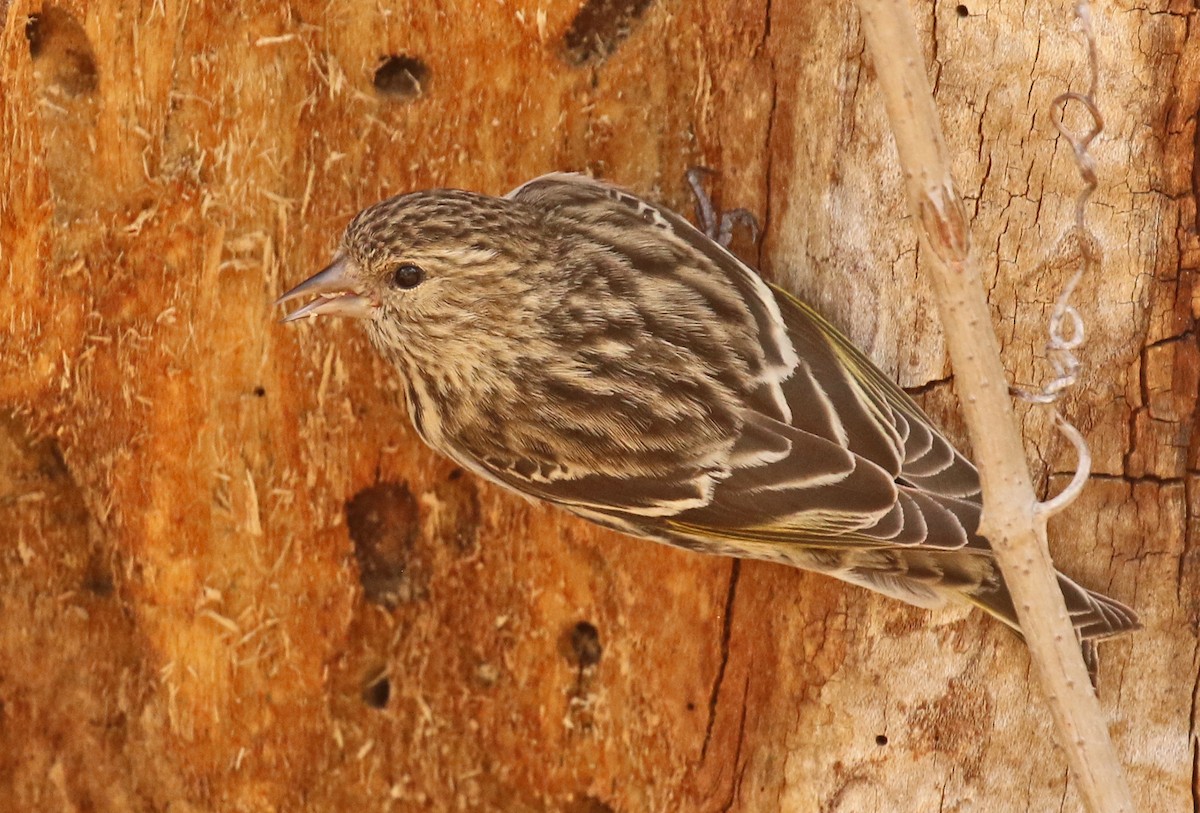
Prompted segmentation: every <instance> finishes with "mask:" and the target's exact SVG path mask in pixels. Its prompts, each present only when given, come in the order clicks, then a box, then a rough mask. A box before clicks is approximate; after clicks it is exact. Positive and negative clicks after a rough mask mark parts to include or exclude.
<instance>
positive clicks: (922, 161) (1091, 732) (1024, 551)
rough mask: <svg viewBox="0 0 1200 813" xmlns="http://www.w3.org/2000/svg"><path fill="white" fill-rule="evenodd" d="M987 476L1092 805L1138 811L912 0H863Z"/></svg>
mask: <svg viewBox="0 0 1200 813" xmlns="http://www.w3.org/2000/svg"><path fill="white" fill-rule="evenodd" d="M857 2H858V8H859V11H860V13H861V15H862V20H863V29H864V31H865V34H866V39H867V44H868V46H869V48H870V51H871V54H872V57H873V58H874V60H875V68H876V75H877V76H878V78H879V84H880V87H881V90H882V91H883V96H884V102H885V105H886V107H887V113H888V119H889V121H890V122H891V125H892V130H893V131H894V133H895V137H896V146H897V150H898V152H899V157H900V166H901V168H902V170H903V172H904V177H905V180H906V183H907V187H908V198H909V204H910V206H911V209H912V212H913V215H914V220H915V221H916V223H917V224H918V234H919V236H920V239H921V242H922V244H923V245H924V246H926V247H927V248H928V249H929V251H926V252H923V253H924V254H925V256H927V257H928V258H929V262H928V266H929V267H928V270H929V272H930V274H931V278H932V281H933V287H934V290H935V293H936V295H937V301H938V310H939V312H940V314H941V317H942V324H943V326H944V327H945V331H946V343H947V346H948V347H949V350H950V357H951V360H952V362H953V364H954V371H955V375H956V378H957V381H958V384H959V387H960V390H959V392H960V401H961V403H962V408H963V413H964V417H965V418H966V422H967V427H968V429H969V431H970V434H971V441H972V445H973V447H974V450H975V457H976V461H977V462H978V464H979V469H980V476H981V479H982V484H983V500H984V515H983V518H982V520H981V521H980V528H979V531H980V533H981V534H983V535H984V536H986V537H987V539H988V540H989V541H990V542H991V543H992V546H993V548H994V549H995V551H996V559H997V561H998V562H999V564H1000V568H1001V570H1002V571H1003V573H1004V578H1005V581H1006V582H1007V584H1008V587H1009V591H1010V593H1011V594H1012V597H1013V604H1014V605H1015V607H1016V610H1017V616H1018V618H1019V620H1020V622H1021V629H1022V631H1023V632H1024V634H1025V639H1026V642H1027V644H1028V646H1029V652H1030V658H1031V660H1032V662H1033V664H1034V668H1035V671H1036V673H1037V675H1038V677H1039V679H1040V682H1041V685H1042V689H1043V694H1044V695H1045V699H1046V703H1047V705H1048V706H1049V707H1050V712H1051V715H1052V717H1053V719H1054V723H1055V731H1056V733H1057V735H1058V741H1059V744H1060V745H1061V747H1062V749H1063V750H1064V751H1065V752H1066V755H1067V760H1068V762H1069V764H1070V766H1071V769H1072V773H1073V775H1074V777H1075V779H1076V781H1077V782H1078V783H1079V788H1080V792H1081V795H1082V796H1083V799H1084V802H1085V803H1086V805H1087V807H1088V809H1089V810H1090V811H1092V813H1113V812H1114V811H1126V812H1127V813H1129V812H1131V811H1132V810H1133V805H1132V802H1131V800H1130V796H1129V790H1128V787H1127V786H1126V784H1125V780H1124V777H1123V776H1122V773H1121V765H1120V762H1119V761H1118V760H1117V756H1116V751H1115V749H1114V748H1113V745H1112V740H1111V739H1110V738H1109V734H1108V728H1107V726H1106V724H1105V720H1104V716H1103V713H1102V712H1101V710H1100V705H1099V703H1098V702H1097V700H1096V695H1095V693H1094V692H1093V690H1092V686H1091V683H1090V680H1089V677H1088V673H1087V668H1086V666H1085V665H1084V662H1083V657H1082V654H1081V652H1080V650H1079V646H1078V640H1077V638H1076V635H1075V631H1074V628H1073V627H1072V625H1071V621H1070V618H1069V616H1068V615H1067V609H1066V605H1065V604H1064V602H1063V596H1062V593H1061V591H1060V590H1059V587H1058V582H1057V578H1056V576H1055V571H1054V566H1053V563H1052V562H1051V561H1050V554H1049V552H1048V550H1047V547H1046V515H1045V512H1044V511H1041V510H1039V508H1038V502H1037V498H1036V496H1035V494H1034V491H1033V483H1032V481H1031V480H1030V476H1029V471H1028V469H1027V468H1026V466H1025V452H1024V448H1023V446H1022V443H1021V437H1020V434H1019V432H1018V431H1017V423H1016V419H1015V416H1014V414H1013V407H1012V403H1011V401H1010V400H1009V397H1008V385H1007V383H1006V375H1005V372H1004V367H1003V365H1002V364H1001V362H1000V345H999V342H998V341H997V339H996V333H995V331H994V330H993V328H992V322H991V312H990V310H989V308H988V304H987V299H986V297H985V295H984V291H983V285H982V283H981V281H980V275H979V268H978V265H977V263H976V262H975V260H974V258H973V257H972V254H971V235H970V228H969V224H968V220H967V215H966V211H965V209H964V207H963V204H962V199H961V197H960V196H959V195H958V194H957V192H956V191H955V189H954V182H953V179H952V177H951V173H950V160H949V154H948V151H947V149H946V144H945V141H944V139H943V137H942V130H941V124H940V122H939V119H938V116H937V109H936V108H935V106H934V103H933V95H932V92H931V91H930V87H929V80H928V78H927V76H926V74H925V62H924V59H923V58H922V55H921V50H920V46H919V44H918V42H917V35H916V30H915V28H914V27H913V22H912V18H911V14H910V12H909V9H908V3H907V0H857Z"/></svg>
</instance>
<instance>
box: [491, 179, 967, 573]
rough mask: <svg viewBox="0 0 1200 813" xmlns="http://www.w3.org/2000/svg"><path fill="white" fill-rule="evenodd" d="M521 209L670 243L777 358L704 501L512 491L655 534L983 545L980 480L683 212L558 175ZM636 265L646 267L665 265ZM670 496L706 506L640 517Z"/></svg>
mask: <svg viewBox="0 0 1200 813" xmlns="http://www.w3.org/2000/svg"><path fill="white" fill-rule="evenodd" d="M509 197H510V198H512V199H514V200H519V201H523V202H527V203H532V204H534V205H536V206H538V207H539V208H540V209H542V210H544V211H546V212H548V213H551V214H553V215H556V216H560V217H562V218H564V219H567V220H569V221H571V222H572V223H577V224H583V226H584V227H589V228H594V229H596V230H598V231H597V234H598V235H599V238H601V239H602V238H603V236H604V234H606V233H611V234H612V235H613V237H612V239H611V240H610V241H609V242H610V243H613V244H614V245H619V246H620V247H621V249H622V250H625V251H628V250H630V248H629V247H630V246H637V245H639V244H644V245H651V244H657V242H663V243H664V244H665V243H671V244H674V245H678V246H681V247H682V250H683V251H684V256H685V257H687V258H689V261H686V262H677V263H675V266H674V267H673V268H675V269H678V270H673V271H672V273H675V274H686V273H689V272H691V273H694V274H696V275H697V276H699V275H706V277H707V280H708V282H709V283H712V282H713V281H714V280H715V281H716V282H717V283H719V284H720V285H721V286H722V287H723V288H724V289H725V290H727V291H729V292H731V293H735V294H736V295H737V297H738V299H739V300H740V301H741V302H743V303H745V304H746V305H747V306H748V308H749V310H750V313H751V314H752V315H753V319H752V320H750V321H749V322H748V324H747V332H748V333H749V334H750V338H752V339H753V341H754V342H756V343H758V344H759V345H761V346H762V347H764V348H765V350H764V357H765V358H766V359H767V361H766V363H764V364H763V365H762V368H761V369H759V370H757V371H756V373H757V375H756V376H755V377H754V378H753V380H752V381H751V382H749V383H748V384H746V385H745V386H743V388H742V392H741V393H740V395H741V396H742V398H743V409H742V414H741V418H742V421H741V426H740V432H739V436H738V437H737V438H736V441H735V443H734V444H733V445H732V447H731V448H730V449H729V451H728V455H727V457H726V458H725V460H724V461H722V463H723V468H722V470H720V471H717V472H710V473H709V475H708V477H707V479H706V481H705V488H704V489H701V490H697V489H696V488H695V485H696V483H698V482H699V481H698V480H694V479H692V478H691V477H690V476H689V475H690V474H691V473H690V472H687V471H685V470H684V471H680V472H677V473H676V476H675V477H672V478H669V479H667V480H665V481H664V480H663V479H661V478H658V479H653V480H648V479H647V480H641V481H639V479H638V478H625V479H623V480H622V479H615V478H612V477H596V476H593V475H583V476H579V477H574V478H564V479H559V480H557V481H555V482H553V483H546V482H542V483H536V482H530V481H529V480H528V478H523V477H519V476H516V475H515V474H514V471H513V469H514V467H513V466H505V467H504V468H505V470H504V471H498V472H497V474H498V476H499V477H500V478H501V479H502V480H504V481H505V482H506V483H507V484H509V485H511V486H512V487H514V488H517V489H519V490H522V491H525V492H527V493H532V494H534V495H535V496H539V497H542V498H544V499H549V500H552V501H554V502H559V503H563V504H566V505H567V506H568V507H571V508H573V509H574V510H578V511H580V513H588V514H589V516H593V518H596V516H599V515H604V516H610V517H611V516H613V515H617V516H623V517H627V516H628V515H629V514H634V515H637V516H639V517H640V518H641V519H640V520H639V521H640V522H642V523H643V528H644V530H645V532H648V533H652V532H654V531H655V530H663V531H666V532H667V533H669V534H672V535H683V536H688V537H692V538H703V539H708V540H725V541H730V542H733V541H738V542H744V543H755V542H762V543H767V544H773V545H779V544H787V543H789V542H794V543H799V544H803V545H805V546H813V545H821V544H826V545H830V546H853V547H862V548H877V547H880V546H909V547H914V546H915V547H920V546H929V547H931V548H934V549H938V550H946V549H954V548H959V547H962V546H964V545H968V544H970V543H971V542H972V541H973V537H974V530H975V525H976V524H977V522H978V497H977V495H978V490H979V484H978V477H977V475H976V472H975V468H974V467H973V466H972V465H971V464H970V462H969V461H967V460H966V459H965V458H964V457H962V455H960V454H959V453H958V452H957V451H956V450H955V449H954V447H953V446H952V445H951V444H950V443H949V441H947V440H946V439H945V438H944V437H943V436H942V435H941V433H939V432H938V431H937V430H936V429H935V428H934V427H933V426H932V425H931V423H930V422H929V419H928V418H927V417H926V416H925V414H924V413H923V412H922V411H921V409H920V407H918V406H917V405H916V404H915V403H914V402H913V401H912V399H910V398H909V397H908V396H907V395H906V394H905V393H904V392H903V390H901V389H900V388H899V387H897V386H896V385H895V384H894V383H893V382H892V381H891V380H890V379H889V378H888V377H887V376H886V375H884V374H883V373H882V372H881V371H880V370H879V369H878V368H876V367H875V366H874V364H872V363H871V361H870V360H869V359H867V358H866V357H865V356H864V355H863V354H862V353H861V352H859V351H858V350H857V349H856V348H855V347H854V346H853V345H852V344H851V343H850V342H849V340H847V339H846V338H845V337H844V336H842V334H841V333H839V332H838V331H837V330H836V329H835V328H833V327H832V326H831V325H830V324H829V323H828V322H827V321H825V320H824V319H823V318H821V317H820V316H819V315H818V314H817V313H816V312H815V311H813V310H812V309H811V308H810V307H808V306H807V305H805V304H804V303H802V302H800V301H799V300H797V299H795V298H794V297H792V296H790V295H789V294H787V293H786V292H783V291H780V290H778V289H775V290H774V291H773V290H772V289H771V287H770V286H769V285H767V283H766V282H764V281H763V279H762V278H761V277H760V276H759V275H758V274H757V273H756V272H754V271H753V270H752V269H750V268H749V267H748V266H746V265H745V264H744V263H742V262H741V261H740V260H738V259H737V258H736V257H734V256H733V255H732V254H731V253H730V252H728V251H726V250H725V249H724V248H722V247H721V246H720V245H718V244H717V243H715V242H714V241H712V240H711V239H709V238H708V237H707V236H705V235H704V234H703V233H701V232H700V231H698V230H697V229H695V228H694V227H693V226H692V225H691V224H690V223H688V222H687V221H686V220H684V219H683V218H681V217H680V216H678V215H676V214H675V213H674V212H671V211H670V210H667V209H664V208H662V207H660V206H656V205H654V204H652V203H649V202H647V201H644V200H642V199H640V198H638V197H636V196H635V195H633V194H631V193H629V192H626V191H624V190H621V189H617V188H615V187H612V186H609V185H607V184H604V183H602V182H599V181H595V180H592V179H590V178H586V177H584V176H579V175H566V174H554V175H547V176H543V177H541V178H537V179H534V180H533V181H530V182H529V183H527V184H524V185H523V186H521V187H518V188H517V189H515V190H513V192H511V193H509ZM646 229H649V230H654V231H655V232H656V233H657V234H658V236H657V237H656V238H654V239H653V240H648V241H640V240H638V239H637V237H636V232H637V231H638V230H646ZM605 230H609V231H607V232H606V231H605ZM647 250H648V249H647ZM634 260H635V265H636V266H637V267H639V268H641V267H651V266H653V265H654V262H655V258H654V257H650V258H646V259H640V258H634ZM696 284H699V283H696ZM525 465H526V467H528V464H527V463H526V464H525ZM668 486H669V487H671V488H679V487H681V486H682V487H685V488H687V489H690V491H689V494H690V495H691V497H693V498H692V499H676V500H674V501H669V500H668V501H656V502H655V504H656V505H658V506H660V507H661V508H662V509H663V510H658V511H645V510H642V508H643V506H639V505H638V501H639V495H643V494H659V493H660V492H661V491H662V489H664V488H666V487H668ZM701 492H703V493H701ZM646 524H650V525H654V526H661V527H660V528H646V527H645V525H646Z"/></svg>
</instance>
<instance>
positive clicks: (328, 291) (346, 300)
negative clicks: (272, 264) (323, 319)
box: [275, 256, 377, 322]
mask: <svg viewBox="0 0 1200 813" xmlns="http://www.w3.org/2000/svg"><path fill="white" fill-rule="evenodd" d="M352 270H353V264H352V263H351V262H350V258H349V257H346V256H341V257H338V258H337V259H336V260H334V261H333V263H332V264H331V265H330V266H329V267H328V268H326V269H325V270H324V271H321V272H320V273H318V274H314V275H313V276H311V277H309V278H308V279H306V280H304V282H302V283H300V284H299V285H297V286H296V287H295V288H293V289H292V290H290V291H288V292H287V293H286V294H284V295H283V296H281V297H279V299H276V300H275V304H276V305H282V304H283V303H284V302H287V301H288V300H291V299H295V298H297V297H301V296H311V295H314V294H315V295H316V296H317V298H316V299H314V300H313V301H312V302H309V303H308V304H307V305H305V306H304V307H302V308H297V309H296V310H294V311H292V312H291V313H289V314H288V315H287V316H285V317H283V319H282V320H280V321H283V322H294V321H296V320H297V319H303V318H304V317H305V316H348V317H350V318H353V319H370V318H371V316H372V313H373V312H374V310H375V307H376V306H377V303H375V302H372V301H371V300H370V299H368V298H367V297H365V296H363V295H362V294H361V293H359V291H358V282H357V280H355V279H354V275H353V274H352V273H351V272H352Z"/></svg>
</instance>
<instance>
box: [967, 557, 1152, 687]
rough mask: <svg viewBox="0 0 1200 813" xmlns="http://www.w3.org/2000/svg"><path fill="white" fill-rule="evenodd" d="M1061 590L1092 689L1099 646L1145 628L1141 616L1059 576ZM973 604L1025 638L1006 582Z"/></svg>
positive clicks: (983, 593)
mask: <svg viewBox="0 0 1200 813" xmlns="http://www.w3.org/2000/svg"><path fill="white" fill-rule="evenodd" d="M1058 586H1059V589H1061V590H1062V592H1063V599H1064V600H1065V603H1066V605H1067V614H1068V615H1069V616H1070V617H1071V624H1072V625H1073V626H1074V627H1075V632H1076V634H1077V635H1078V636H1079V643H1080V646H1081V648H1082V650H1083V660H1084V663H1085V664H1087V669H1088V674H1089V675H1090V676H1091V678H1092V685H1093V686H1094V685H1095V684H1096V674H1097V670H1098V668H1099V658H1098V655H1097V653H1096V644H1097V643H1098V642H1099V641H1103V640H1104V639H1106V638H1113V637H1116V636H1118V635H1125V634H1127V633H1130V632H1134V631H1136V630H1139V629H1141V628H1142V624H1141V621H1139V620H1138V616H1137V613H1136V612H1134V611H1133V610H1132V609H1131V608H1129V607H1128V606H1126V605H1124V604H1122V603H1121V602H1119V601H1117V600H1116V599H1114V598H1109V597H1108V596H1105V595H1102V594H1100V593H1096V592H1094V591H1092V590H1088V589H1087V588H1085V587H1081V586H1080V585H1078V584H1076V583H1075V582H1074V581H1072V580H1071V579H1069V578H1068V577H1066V576H1064V575H1063V574H1062V573H1059V574H1058ZM971 599H972V601H973V602H974V603H975V604H977V605H978V606H979V607H980V608H982V609H983V610H985V611H986V612H988V613H989V614H991V615H993V616H995V617H996V618H998V619H999V620H1001V621H1003V622H1004V623H1005V624H1007V625H1008V626H1009V627H1010V628H1011V629H1012V630H1013V632H1015V633H1016V634H1017V635H1019V636H1021V637H1022V638H1024V636H1023V635H1022V634H1021V626H1020V624H1019V623H1018V622H1017V611H1016V608H1015V607H1014V606H1013V603H1012V596H1010V595H1009V593H1008V587H1007V586H1005V585H1004V583H1003V581H1001V582H1000V583H999V584H997V585H996V586H995V587H994V588H992V589H989V590H983V591H980V592H977V593H975V594H974V595H973V596H972V597H971Z"/></svg>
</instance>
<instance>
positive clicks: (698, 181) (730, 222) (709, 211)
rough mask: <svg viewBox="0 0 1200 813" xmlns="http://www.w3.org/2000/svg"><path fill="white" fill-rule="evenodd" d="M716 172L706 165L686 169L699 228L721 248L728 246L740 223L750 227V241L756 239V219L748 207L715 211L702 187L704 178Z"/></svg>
mask: <svg viewBox="0 0 1200 813" xmlns="http://www.w3.org/2000/svg"><path fill="white" fill-rule="evenodd" d="M715 174H716V173H715V172H714V171H713V170H711V169H709V168H708V167H692V168H690V169H689V170H688V171H687V176H686V177H687V182H688V186H690V187H691V188H692V194H693V195H694V196H695V198H696V220H697V221H699V223H700V228H701V229H702V230H703V231H704V233H705V234H707V235H708V237H709V239H710V240H715V241H716V242H717V243H718V244H719V245H720V246H721V247H722V248H729V243H730V242H731V241H732V240H733V230H734V228H736V227H737V225H738V224H739V223H740V224H741V225H743V226H746V227H747V228H749V229H750V240H751V242H757V241H758V219H757V218H756V217H755V216H754V215H753V214H751V213H750V210H749V209H740V208H739V209H730V210H729V211H728V212H720V213H718V212H717V207H716V206H714V205H713V202H712V198H711V197H710V196H709V194H708V192H707V191H706V190H705V188H704V179H705V178H707V177H709V176H710V175H715Z"/></svg>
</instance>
